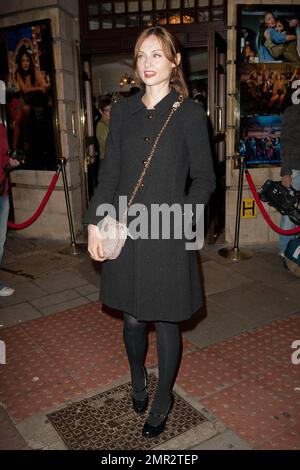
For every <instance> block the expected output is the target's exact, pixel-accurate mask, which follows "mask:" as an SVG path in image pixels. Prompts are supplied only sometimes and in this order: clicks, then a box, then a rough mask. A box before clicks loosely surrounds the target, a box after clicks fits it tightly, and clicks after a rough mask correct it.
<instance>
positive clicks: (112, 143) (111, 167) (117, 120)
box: [83, 102, 121, 225]
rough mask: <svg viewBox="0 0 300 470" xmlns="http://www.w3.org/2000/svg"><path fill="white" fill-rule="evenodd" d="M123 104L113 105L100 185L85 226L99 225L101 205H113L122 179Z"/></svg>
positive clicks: (101, 167) (85, 219)
mask: <svg viewBox="0 0 300 470" xmlns="http://www.w3.org/2000/svg"><path fill="white" fill-rule="evenodd" d="M120 132H121V102H119V103H113V105H112V112H111V118H110V123H109V133H108V136H107V139H106V144H105V154H104V160H103V161H102V164H101V166H100V170H99V176H98V180H99V184H98V186H97V188H96V190H95V193H94V195H93V197H92V199H91V201H90V204H89V207H88V210H87V212H86V214H85V216H84V219H83V223H84V224H92V225H97V224H98V223H99V222H100V221H101V219H102V218H103V217H101V216H97V215H96V211H97V208H98V206H99V205H100V204H112V203H113V200H114V195H115V193H116V190H117V188H118V184H119V178H120V157H121V152H120Z"/></svg>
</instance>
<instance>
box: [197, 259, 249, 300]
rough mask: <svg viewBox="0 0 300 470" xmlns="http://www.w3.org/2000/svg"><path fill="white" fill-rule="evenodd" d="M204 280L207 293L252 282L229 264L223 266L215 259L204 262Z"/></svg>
mask: <svg viewBox="0 0 300 470" xmlns="http://www.w3.org/2000/svg"><path fill="white" fill-rule="evenodd" d="M203 280H204V289H205V294H206V295H211V294H215V293H217V292H222V291H226V290H228V289H233V288H234V287H238V286H243V285H244V284H247V283H249V282H251V279H249V278H248V277H246V276H243V275H242V274H240V273H235V272H234V271H233V270H232V269H230V268H229V267H227V266H222V265H220V264H219V263H216V262H215V261H208V262H206V263H204V264H203Z"/></svg>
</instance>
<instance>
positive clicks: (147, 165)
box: [123, 95, 183, 217]
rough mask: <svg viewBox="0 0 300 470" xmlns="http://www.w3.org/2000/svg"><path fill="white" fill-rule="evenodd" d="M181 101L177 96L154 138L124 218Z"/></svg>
mask: <svg viewBox="0 0 300 470" xmlns="http://www.w3.org/2000/svg"><path fill="white" fill-rule="evenodd" d="M182 101H183V96H182V95H179V96H178V100H177V101H175V103H174V104H173V106H172V109H171V111H170V114H169V116H168V117H167V119H166V121H165V123H164V125H163V126H162V128H161V130H160V131H159V133H158V135H157V137H156V139H155V142H154V144H153V147H152V149H151V152H150V153H149V155H148V157H147V160H146V162H145V166H144V168H143V171H142V173H141V175H140V177H139V179H138V181H137V183H136V185H135V188H134V190H133V192H132V195H131V197H130V199H129V202H128V205H127V209H126V211H125V212H124V215H123V217H124V216H125V215H126V213H127V212H128V209H129V207H130V206H131V204H132V201H133V200H134V198H135V196H136V193H137V192H138V190H139V189H140V187H141V185H142V182H143V179H144V177H145V174H146V171H147V170H148V168H149V166H150V163H151V160H152V158H153V155H154V152H155V150H156V147H157V145H158V142H159V140H160V138H161V136H162V134H163V132H164V130H165V128H166V127H167V125H168V124H169V121H170V119H171V117H172V116H173V114H174V112H175V111H176V110H177V109H178V108H179V106H180V105H181V103H182Z"/></svg>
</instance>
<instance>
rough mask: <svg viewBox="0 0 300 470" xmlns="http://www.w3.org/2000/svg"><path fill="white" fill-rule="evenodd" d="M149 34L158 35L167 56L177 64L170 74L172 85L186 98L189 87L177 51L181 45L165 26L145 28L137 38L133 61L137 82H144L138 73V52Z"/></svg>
mask: <svg viewBox="0 0 300 470" xmlns="http://www.w3.org/2000/svg"><path fill="white" fill-rule="evenodd" d="M149 36H156V37H157V38H158V40H159V41H160V43H161V45H162V49H163V51H164V54H165V56H166V58H167V59H168V60H169V61H170V62H171V63H172V64H174V65H175V67H173V69H172V73H171V76H170V86H171V87H172V88H174V90H175V91H177V93H180V94H181V95H183V97H184V98H187V97H188V95H189V94H188V89H187V86H186V83H185V80H184V76H183V70H182V62H181V61H180V64H179V65H177V62H176V60H177V53H178V52H179V45H178V42H177V40H176V38H175V37H174V36H173V35H172V34H171V33H169V31H167V30H166V29H165V28H162V27H161V26H151V27H150V28H147V29H145V30H144V31H142V33H141V34H140V35H139V37H138V38H137V41H136V43H135V47H134V62H133V71H134V74H135V77H136V79H137V82H138V84H139V85H141V84H143V81H142V79H141V77H140V76H139V74H138V70H137V58H138V52H139V50H140V48H141V45H142V44H143V42H144V41H145V39H147V38H148V37H149Z"/></svg>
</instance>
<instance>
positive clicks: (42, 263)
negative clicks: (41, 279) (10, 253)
mask: <svg viewBox="0 0 300 470" xmlns="http://www.w3.org/2000/svg"><path fill="white" fill-rule="evenodd" d="M67 264H68V263H67V262H66V258H65V257H63V256H62V255H58V254H55V253H50V252H47V251H45V252H43V253H38V254H32V255H30V256H28V257H26V258H23V259H18V260H17V261H16V262H14V263H6V264H5V267H6V268H8V269H11V270H13V271H16V272H19V273H22V274H27V275H30V276H34V277H37V276H39V275H40V274H42V273H47V272H51V271H55V270H57V269H59V268H60V267H64V266H66V265H67Z"/></svg>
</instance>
